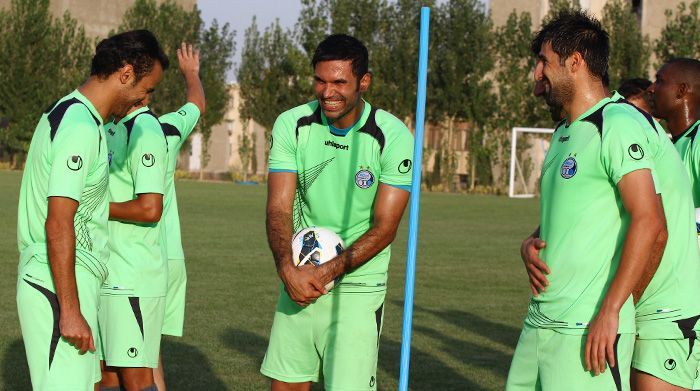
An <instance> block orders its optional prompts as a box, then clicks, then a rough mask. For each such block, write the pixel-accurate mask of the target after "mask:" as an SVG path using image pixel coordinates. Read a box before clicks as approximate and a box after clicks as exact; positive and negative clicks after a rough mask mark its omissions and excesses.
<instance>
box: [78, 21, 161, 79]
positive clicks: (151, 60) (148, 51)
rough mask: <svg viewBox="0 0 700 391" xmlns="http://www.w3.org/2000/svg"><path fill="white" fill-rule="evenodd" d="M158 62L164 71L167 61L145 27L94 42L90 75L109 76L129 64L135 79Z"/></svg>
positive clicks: (153, 37) (151, 34)
mask: <svg viewBox="0 0 700 391" xmlns="http://www.w3.org/2000/svg"><path fill="white" fill-rule="evenodd" d="M156 61H158V62H159V63H160V66H161V67H162V68H163V70H166V69H168V66H170V61H169V60H168V56H166V55H165V53H164V52H163V48H161V46H160V44H159V43H158V40H157V39H156V37H155V35H153V33H152V32H150V31H148V30H132V31H127V32H124V33H120V34H117V35H113V36H111V37H109V38H106V39H103V40H102V41H100V43H98V44H97V48H96V49H95V56H94V57H92V66H91V68H90V75H91V76H98V77H102V78H105V77H108V76H109V75H111V74H113V73H114V72H116V71H117V70H119V68H121V67H123V66H124V65H126V64H130V65H131V66H132V67H133V68H134V74H135V76H136V81H139V80H140V79H141V78H142V77H144V76H145V75H147V74H148V73H149V72H150V71H151V70H152V69H153V66H154V65H155V62H156Z"/></svg>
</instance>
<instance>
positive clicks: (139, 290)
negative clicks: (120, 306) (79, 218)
mask: <svg viewBox="0 0 700 391" xmlns="http://www.w3.org/2000/svg"><path fill="white" fill-rule="evenodd" d="M106 127H107V146H108V148H109V156H110V164H109V196H110V201H111V202H125V201H131V200H133V199H136V198H137V196H138V195H139V194H145V193H157V194H165V171H166V166H167V163H168V155H167V149H168V148H167V145H166V142H165V136H164V135H163V130H162V128H161V125H160V122H158V119H157V118H156V117H155V116H154V115H153V113H151V112H150V111H149V110H148V108H146V107H143V108H140V109H138V110H136V111H134V112H132V113H130V114H129V115H127V116H126V117H124V118H123V119H122V120H121V121H119V122H118V123H116V124H113V123H112V124H108V125H107V126H106ZM161 228H162V224H160V223H150V224H145V223H130V222H122V221H113V220H110V222H109V249H110V252H111V255H110V256H111V258H110V263H109V277H108V278H107V281H106V282H105V284H104V285H103V288H102V294H106V295H129V296H139V297H159V296H164V295H165V291H166V286H167V277H168V273H167V256H166V254H165V246H161V242H162V240H163V238H162V236H161V235H162V232H161Z"/></svg>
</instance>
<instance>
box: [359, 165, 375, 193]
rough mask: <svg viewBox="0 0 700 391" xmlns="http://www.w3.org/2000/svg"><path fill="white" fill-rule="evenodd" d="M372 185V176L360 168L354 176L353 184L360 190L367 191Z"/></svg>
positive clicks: (369, 172)
mask: <svg viewBox="0 0 700 391" xmlns="http://www.w3.org/2000/svg"><path fill="white" fill-rule="evenodd" d="M373 183H374V174H372V172H371V171H370V170H366V169H363V168H362V167H360V171H358V172H357V174H355V184H356V185H357V187H359V188H360V189H369V188H370V187H372V184H373Z"/></svg>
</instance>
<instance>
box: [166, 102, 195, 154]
mask: <svg viewBox="0 0 700 391" xmlns="http://www.w3.org/2000/svg"><path fill="white" fill-rule="evenodd" d="M200 115H201V114H200V112H199V107H197V105H195V104H194V103H191V102H187V103H186V104H185V105H184V106H182V107H180V108H179V109H178V110H177V111H174V112H172V113H167V114H164V115H162V116H160V117H159V118H158V120H159V121H160V122H162V123H164V124H169V125H172V126H174V127H175V128H177V130H178V131H179V132H180V141H179V143H178V145H177V146H178V150H179V149H180V148H179V147H181V146H182V144H183V143H184V142H185V140H187V137H189V135H190V134H191V133H192V131H193V130H194V128H195V126H197V121H199V117H200Z"/></svg>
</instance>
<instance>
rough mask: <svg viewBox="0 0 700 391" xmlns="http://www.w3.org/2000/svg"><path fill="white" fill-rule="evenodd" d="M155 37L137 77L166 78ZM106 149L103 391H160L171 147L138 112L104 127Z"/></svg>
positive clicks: (152, 120) (149, 117) (144, 111)
mask: <svg viewBox="0 0 700 391" xmlns="http://www.w3.org/2000/svg"><path fill="white" fill-rule="evenodd" d="M151 38H152V39H151V40H149V41H148V45H147V46H146V47H145V48H144V50H147V51H148V52H149V53H153V57H154V58H156V59H157V61H151V62H150V63H145V64H141V68H140V71H141V72H148V71H149V70H152V69H153V70H158V72H159V75H161V77H162V73H163V71H164V70H166V69H167V68H168V65H169V61H168V57H167V56H166V55H165V53H163V50H162V48H161V47H160V45H159V44H158V41H157V40H156V39H155V37H152V36H151ZM115 50H119V47H116V48H115ZM141 74H142V73H137V74H136V77H137V78H138V77H139V76H140V75H141ZM143 101H144V100H142V101H139V102H137V103H136V105H142V103H143ZM107 148H108V150H109V196H110V201H111V202H110V205H109V218H110V221H109V241H108V245H109V250H110V262H109V264H108V265H107V269H108V272H109V273H108V277H107V280H106V281H105V284H104V285H103V286H102V289H101V297H100V301H101V303H100V309H99V314H98V316H99V324H100V336H101V342H102V354H103V356H104V361H105V364H106V366H108V367H110V368H107V369H106V370H105V371H103V379H102V384H101V387H102V389H103V390H118V389H119V387H120V386H119V383H120V382H119V380H121V385H122V386H124V387H125V388H126V389H127V390H129V391H131V390H155V389H156V386H155V384H154V379H153V369H152V368H157V367H158V354H159V350H160V337H161V328H162V325H163V315H164V309H165V292H166V287H167V279H168V274H167V273H168V271H167V255H166V253H165V246H163V245H161V242H162V239H163V238H162V237H161V235H162V232H161V227H162V224H159V221H160V218H161V214H162V211H163V194H165V182H166V181H165V172H166V166H167V159H168V156H167V144H166V141H165V136H164V134H163V130H162V128H161V126H160V122H158V118H157V117H155V115H153V113H151V112H150V111H149V110H148V108H147V107H141V108H139V109H137V110H133V111H131V112H129V113H128V114H127V115H125V116H123V117H121V118H120V119H119V120H118V122H116V123H113V124H109V125H108V126H107ZM112 369H116V371H118V372H119V378H121V379H119V378H117V376H116V372H114V370H112Z"/></svg>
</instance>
